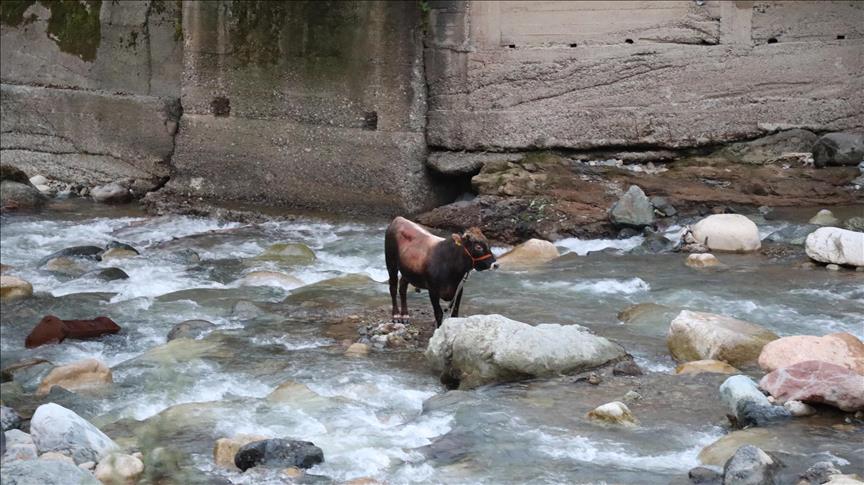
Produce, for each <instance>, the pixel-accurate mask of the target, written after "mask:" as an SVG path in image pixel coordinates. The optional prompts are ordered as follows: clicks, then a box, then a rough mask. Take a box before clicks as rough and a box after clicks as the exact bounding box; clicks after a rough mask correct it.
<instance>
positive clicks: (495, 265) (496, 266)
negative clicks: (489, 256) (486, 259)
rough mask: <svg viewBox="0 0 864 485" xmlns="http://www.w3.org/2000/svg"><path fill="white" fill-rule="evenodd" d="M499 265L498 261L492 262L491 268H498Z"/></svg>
mask: <svg viewBox="0 0 864 485" xmlns="http://www.w3.org/2000/svg"><path fill="white" fill-rule="evenodd" d="M499 266H501V265H500V264H498V263H492V269H498V267H499Z"/></svg>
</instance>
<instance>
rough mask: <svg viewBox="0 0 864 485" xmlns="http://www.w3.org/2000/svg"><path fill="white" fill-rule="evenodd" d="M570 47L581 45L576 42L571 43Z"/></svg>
mask: <svg viewBox="0 0 864 485" xmlns="http://www.w3.org/2000/svg"><path fill="white" fill-rule="evenodd" d="M570 47H579V45H578V44H576V43H575V42H574V43H572V44H570Z"/></svg>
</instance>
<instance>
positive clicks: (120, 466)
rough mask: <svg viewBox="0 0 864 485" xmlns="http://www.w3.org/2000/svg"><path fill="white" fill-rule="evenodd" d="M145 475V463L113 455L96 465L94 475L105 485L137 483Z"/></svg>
mask: <svg viewBox="0 0 864 485" xmlns="http://www.w3.org/2000/svg"><path fill="white" fill-rule="evenodd" d="M142 473H144V463H143V462H141V460H140V459H139V458H138V457H135V456H132V455H126V454H123V453H112V454H110V455H108V456H107V457H105V458H104V459H102V461H100V462H99V464H98V465H96V471H95V472H94V475H96V478H98V479H99V481H100V482H102V484H103V485H125V484H127V483H136V482H137V481H138V477H140V476H141V474H142Z"/></svg>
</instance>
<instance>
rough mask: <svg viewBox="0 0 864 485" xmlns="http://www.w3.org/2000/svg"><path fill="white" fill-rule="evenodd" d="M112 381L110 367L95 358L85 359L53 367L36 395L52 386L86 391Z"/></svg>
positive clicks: (43, 392) (45, 391) (43, 393)
mask: <svg viewBox="0 0 864 485" xmlns="http://www.w3.org/2000/svg"><path fill="white" fill-rule="evenodd" d="M112 382H114V380H113V377H112V374H111V369H109V368H108V366H107V365H105V364H104V363H103V362H101V361H99V360H96V359H86V360H81V361H78V362H73V363H71V364H66V365H61V366H60V367H55V368H54V369H53V370H51V372H49V373H48V375H47V376H45V378H44V379H43V380H42V384H40V385H39V389H37V390H36V395H37V396H44V395H45V394H48V392H49V391H50V390H51V388H52V387H54V386H60V387H62V388H64V389H66V390H67V391H87V390H93V389H97V388H100V387H104V386H106V385H108V384H111V383H112Z"/></svg>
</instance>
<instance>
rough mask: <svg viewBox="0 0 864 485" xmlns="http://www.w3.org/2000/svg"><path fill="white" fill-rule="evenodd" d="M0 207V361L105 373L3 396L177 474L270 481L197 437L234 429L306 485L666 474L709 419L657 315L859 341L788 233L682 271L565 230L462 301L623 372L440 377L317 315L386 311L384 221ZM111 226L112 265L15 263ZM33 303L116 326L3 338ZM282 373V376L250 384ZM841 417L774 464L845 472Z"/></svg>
mask: <svg viewBox="0 0 864 485" xmlns="http://www.w3.org/2000/svg"><path fill="white" fill-rule="evenodd" d="M861 209H862V208H860V207H858V208H845V209H840V210H839V211H835V213H838V215H839V214H840V213H842V212H844V211H846V212H850V213H854V211H856V210H857V211H858V212H859V213H860V211H861ZM809 213H815V209H814V210H812V211H810V212H809ZM779 214H780V216H781V217H779V218H778V217H774V218H771V219H770V220H765V219H764V218H763V217H762V216H760V215H758V214H757V215H753V216H752V218H753V219H754V221H755V222H756V223H757V224H758V225H759V228H760V234H761V235H762V237H763V238H767V237H768V236H769V235H770V234H772V233H774V232H776V231H778V230H780V229H783V228H788V227H790V226H791V225H796V224H802V223H803V222H805V221H806V218H803V216H802V212H801V211H798V212H795V211H792V212H788V213H784V212H782V211H781V212H779ZM2 217H3V219H2V239H0V259H2V262H3V264H6V265H10V266H12V269H11V270H10V273H11V274H14V275H16V276H19V277H21V278H23V279H25V280H27V281H29V282H31V283H32V284H33V287H34V290H35V295H34V297H32V298H30V299H27V300H22V301H18V302H12V303H4V304H3V312H2V325H0V337H2V345H0V350H2V365H3V366H4V367H5V366H7V365H9V364H11V363H14V362H16V361H20V360H22V359H27V358H41V359H47V360H49V361H51V362H52V363H53V364H55V365H59V364H66V363H70V362H74V361H77V360H81V359H85V358H97V359H100V360H102V361H103V362H105V363H106V364H107V365H108V366H110V367H111V369H112V372H113V380H114V383H113V384H112V385H111V386H109V387H107V388H105V389H103V390H101V391H99V392H96V393H89V394H87V393H81V394H73V393H68V392H59V391H60V390H59V389H55V391H58V392H54V391H52V393H51V394H49V396H47V397H43V398H36V397H33V396H31V393H32V390H28V388H27V384H26V383H25V385H23V386H21V387H17V388H16V387H13V386H11V385H9V384H8V383H4V387H3V390H4V395H3V400H4V403H5V402H12V403H18V404H19V405H22V406H25V407H26V406H28V405H30V406H31V407H32V406H35V405H36V404H38V403H39V402H44V401H48V400H55V401H56V402H59V403H60V404H62V405H64V406H66V407H69V408H70V409H73V410H74V411H76V412H78V413H79V414H81V415H82V416H84V417H85V418H87V419H89V420H91V422H93V423H94V424H96V425H97V426H99V427H100V428H101V429H102V430H103V431H105V432H106V433H107V434H108V435H109V436H111V437H112V438H114V439H115V440H116V441H117V442H118V443H119V444H121V445H125V446H129V447H131V448H134V449H141V450H142V451H145V452H146V451H147V449H148V448H152V447H155V446H161V447H166V448H170V449H172V450H176V451H177V453H178V454H179V456H180V457H181V461H182V463H183V464H184V465H186V466H185V467H184V471H183V473H185V474H186V475H185V476H184V478H183V481H186V482H207V483H211V482H216V483H225V482H229V483H261V480H265V481H266V480H273V482H274V483H278V478H276V477H269V478H268V477H249V476H244V475H243V474H241V473H239V472H236V471H228V470H224V469H221V468H219V467H217V466H215V465H214V460H213V454H212V449H213V444H214V442H215V441H216V439H218V438H220V437H230V436H234V435H235V434H237V433H247V434H257V435H265V436H271V437H286V438H292V439H302V440H307V441H311V442H314V443H315V444H316V445H317V446H319V447H321V448H322V449H323V451H324V456H325V462H324V463H323V464H320V465H316V466H315V467H313V468H312V469H310V470H309V471H308V475H307V477H306V478H305V480H307V481H314V477H315V476H320V477H321V480H323V482H324V483H328V482H329V481H331V480H335V481H346V480H351V479H355V478H361V477H367V478H373V479H378V480H382V481H383V480H386V481H387V482H388V483H490V484H493V483H604V482H605V483H646V484H647V483H664V484H665V483H670V482H679V481H682V480H686V476H687V471H688V470H689V469H691V468H693V467H695V466H698V465H700V461H699V459H698V455H699V452H700V451H701V450H702V449H703V448H704V447H706V446H707V445H709V444H711V443H712V442H714V441H716V440H718V439H719V438H721V437H723V436H724V435H727V434H728V433H729V432H730V428H729V423H728V421H727V420H726V418H725V414H726V410H725V409H724V407H723V406H722V405H721V404H720V403H719V401H718V394H717V387H718V386H719V384H720V383H721V382H722V380H723V376H717V375H700V376H675V375H674V369H675V362H674V361H673V360H672V359H671V357H670V356H669V354H668V351H667V349H666V344H665V335H666V331H667V329H668V326H669V322H670V320H671V318H673V317H674V315H675V314H677V312H678V311H680V310H681V309H691V310H698V311H708V312H713V313H720V314H724V315H728V316H732V317H735V318H740V319H743V320H747V321H750V322H753V323H756V324H759V325H763V326H765V327H767V328H769V329H771V330H773V331H774V332H776V333H777V334H779V335H781V336H783V335H793V334H809V335H824V334H827V333H832V332H849V333H851V334H853V335H855V336H857V337H858V338H864V273H861V272H855V271H850V270H842V271H836V272H835V271H827V270H825V269H824V267H822V266H815V267H813V266H810V265H806V264H802V263H805V262H806V261H807V259H806V256H804V253H803V249H801V248H800V247H795V246H789V245H783V246H782V248H784V250H783V251H776V252H769V251H764V252H760V253H755V254H751V255H728V254H720V255H718V257H719V258H720V260H721V262H722V263H723V266H722V267H721V268H719V269H709V270H696V269H693V268H689V267H687V266H685V265H684V259H685V255H682V254H678V253H665V254H645V253H643V252H640V251H638V249H637V250H635V251H634V248H638V247H639V245H640V244H641V243H642V238H641V236H636V237H633V238H629V239H621V240H579V239H566V240H561V241H557V242H556V245H557V246H558V248H559V250H560V251H561V253H562V254H563V255H562V257H560V258H558V259H557V260H555V261H553V262H551V263H549V264H547V265H544V266H542V267H540V268H537V269H532V270H525V271H515V272H505V271H497V272H492V271H489V272H483V273H478V274H474V275H473V276H472V277H471V278H470V279H469V280H468V283H467V284H466V289H465V299H464V301H463V304H462V313H463V314H464V315H472V314H479V313H499V314H502V315H505V316H507V317H509V318H512V319H515V320H519V321H523V322H528V323H542V322H554V323H561V324H579V325H584V326H586V327H588V328H590V329H591V330H593V331H594V332H596V333H597V334H599V335H602V336H604V337H607V338H610V339H613V340H615V341H617V342H619V343H621V344H622V345H623V346H624V347H625V348H626V349H627V351H628V352H630V353H631V354H632V355H633V356H634V358H635V361H636V363H637V364H638V365H639V366H640V367H641V368H642V370H643V371H644V372H645V375H643V376H638V377H611V376H610V377H609V378H608V379H607V380H605V381H604V382H602V383H601V384H600V385H597V386H593V385H591V384H588V383H587V382H585V381H583V380H576V379H573V378H569V377H566V376H564V377H561V378H557V379H549V380H535V381H528V382H521V383H513V384H501V385H495V386H487V387H483V388H480V389H476V390H472V391H447V389H445V387H444V386H442V385H441V384H440V382H439V380H438V376H437V375H435V374H434V373H433V372H432V371H431V370H430V369H429V368H428V366H427V365H426V363H425V361H424V357H423V354H422V351H420V350H411V349H402V350H390V349H384V350H373V351H372V352H370V353H369V354H368V355H366V356H350V355H345V347H346V344H347V343H349V342H344V341H343V340H342V339H339V338H334V337H333V334H332V332H328V329H329V328H330V327H331V326H332V325H334V324H336V323H338V322H339V321H343V320H344V319H346V318H349V319H350V318H356V317H357V315H369V314H373V315H378V314H380V318H381V319H386V318H387V317H388V315H389V293H388V288H387V284H386V278H387V273H386V269H385V265H384V255H383V231H384V228H385V226H386V223H387V221H386V220H383V219H382V220H364V221H362V222H358V221H356V220H347V219H320V218H311V217H295V218H292V220H288V219H279V220H274V221H273V222H267V223H262V224H244V223H240V222H225V221H219V220H215V219H209V218H200V217H190V216H162V217H151V216H148V215H147V214H145V213H143V212H141V211H140V210H139V209H137V208H136V207H134V206H104V205H97V204H93V203H90V202H86V201H83V200H76V199H70V200H65V201H55V202H54V203H52V205H51V206H50V207H49V208H48V209H46V210H44V211H43V212H41V213H39V214H36V215H26V214H8V215H7V214H4V215H3V216H2ZM683 222H687V221H683ZM678 230H680V227H678V226H676V227H672V228H670V230H669V232H670V234H672V233H675V231H678ZM111 241H121V242H123V243H127V244H130V245H132V246H133V247H135V248H136V249H138V250H139V251H140V253H141V254H140V255H139V256H135V257H132V258H128V259H121V260H111V261H102V262H98V263H95V262H94V263H93V265H94V266H95V267H109V266H112V267H119V268H121V269H122V270H123V271H125V272H126V273H127V274H128V275H129V279H127V280H117V281H110V282H104V281H100V280H96V279H92V278H77V279H72V278H67V277H61V276H58V275H55V274H52V273H48V272H45V271H43V270H40V269H39V268H38V267H37V261H39V259H40V258H42V257H44V256H46V255H48V254H50V253H52V252H54V251H57V250H60V249H63V248H66V247H70V246H76V245H93V244H95V245H105V244H107V243H109V242H111ZM277 243H301V244H304V245H306V246H308V247H309V248H310V249H311V250H312V251H313V252H314V253H315V260H314V261H313V262H311V263H306V264H298V263H295V262H292V263H285V262H283V261H279V260H274V259H267V258H260V257H259V256H260V255H261V254H262V253H263V252H264V251H265V250H267V248H269V247H271V246H272V245H273V244H277ZM505 250H506V248H505V247H496V248H495V251H496V252H498V253H500V252H503V251H505ZM193 253H194V255H196V256H192V255H193ZM253 271H278V272H281V273H285V274H289V275H291V276H293V277H295V278H296V279H297V281H296V282H294V283H286V282H285V280H278V281H272V282H271V283H270V284H268V285H263V286H248V285H243V284H240V283H238V280H240V279H241V278H243V276H244V275H246V274H248V273H250V272H253ZM638 303H655V304H658V305H662V306H660V307H657V308H656V309H655V311H653V312H651V313H650V314H648V315H647V316H645V317H644V318H640V319H636V320H633V321H630V322H626V323H623V322H621V321H620V320H619V319H618V317H617V315H618V313H619V312H620V311H621V310H623V309H625V308H628V307H630V306H632V305H634V304H638ZM409 307H410V308H411V309H412V310H414V312H415V314H416V315H417V316H418V317H419V318H415V320H414V322H413V324H414V325H422V326H431V325H434V322H433V321H432V319H431V318H429V317H428V309H429V303H428V297H427V295H426V294H425V293H422V294H414V293H411V294H410V295H409ZM418 310H424V311H425V312H426V313H425V314H421V313H419V312H418ZM48 314H53V315H57V316H59V317H60V318H63V319H73V318H93V317H96V316H98V315H106V316H109V317H110V318H112V319H113V320H114V321H116V322H117V323H118V324H119V325H120V326H121V327H122V329H123V330H122V331H121V332H120V333H118V334H116V335H110V336H106V337H103V338H100V339H98V340H92V341H73V340H67V341H65V342H63V343H61V344H59V345H46V346H42V347H39V348H36V349H25V348H24V345H23V344H24V338H25V336H26V335H27V334H28V332H29V331H30V329H31V328H32V327H33V326H34V325H35V324H36V323H37V322H38V321H39V319H40V318H42V317H43V316H44V315H48ZM424 315H425V318H424ZM189 319H203V320H207V321H210V322H212V323H214V324H215V329H214V330H212V331H210V332H209V333H207V334H206V335H204V336H203V337H201V338H199V339H195V340H192V339H180V340H175V341H172V342H170V343H167V342H166V340H167V334H168V332H169V331H170V329H171V328H172V326H174V325H175V324H176V323H179V322H181V321H184V320H189ZM357 337H358V338H359V335H358V336H357ZM744 370H745V372H751V371H754V370H752V369H744ZM753 375H758V374H756V373H755V371H754V374H753ZM285 383H288V384H287V386H289V387H290V388H291V389H294V391H293V392H289V393H283V394H281V395H280V397H275V396H274V395H271V393H272V392H273V391H274V389H276V388H277V387H279V386H282V385H286V384H285ZM37 384H38V383H37ZM291 386H293V387H291ZM283 388H284V386H283ZM631 390H633V391H637V392H639V393H640V394H641V396H642V398H641V399H640V400H637V401H635V402H632V403H631V404H630V406H631V409H632V410H633V413H634V414H635V415H636V417H637V418H638V419H639V422H640V424H639V426H638V427H636V428H633V429H614V428H605V427H601V426H598V425H596V424H593V423H591V422H589V421H588V420H587V419H586V418H585V414H586V413H587V412H588V411H590V410H591V409H592V408H593V407H595V406H597V405H599V404H602V403H604V402H608V401H611V400H620V399H622V398H623V396H624V395H625V394H626V393H627V392H628V391H631ZM28 403H29V404H28ZM846 419H847V418H846V417H844V415H842V414H841V413H831V412H826V413H823V414H821V415H820V416H817V417H813V418H802V419H796V420H795V421H794V422H790V423H786V424H783V425H779V426H776V427H774V428H771V429H772V430H774V431H776V433H777V436H779V437H781V438H780V439H782V441H783V442H782V444H780V445H778V447H779V450H778V451H780V452H782V453H783V455H781V456H786V457H788V460H787V461H788V466H787V468H786V470H785V471H784V473H785V474H787V475H788V476H794V474H795V473H797V472H800V471H801V470H803V469H806V468H807V466H809V465H810V464H812V463H814V462H816V461H820V460H826V459H827V460H831V461H834V462H835V463H837V465H838V466H840V467H841V468H842V469H843V470H844V472H846V473H853V472H857V473H859V474H864V463H862V461H864V460H862V458H861V457H862V456H864V446H862V444H861V443H862V441H864V432H862V428H861V425H860V423H851V424H850V423H848V422H847V421H846ZM682 483H684V482H682Z"/></svg>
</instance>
